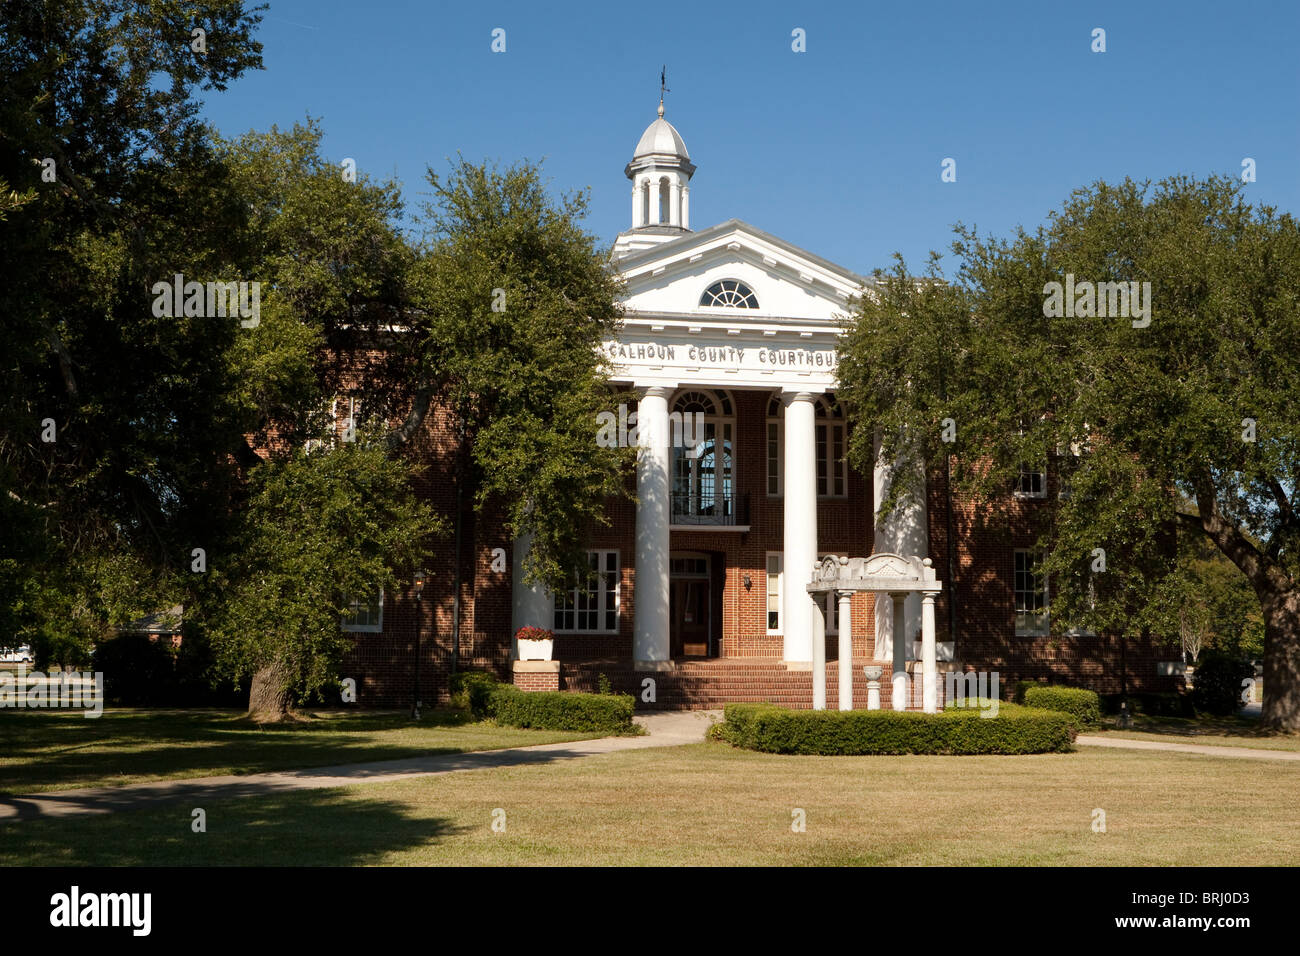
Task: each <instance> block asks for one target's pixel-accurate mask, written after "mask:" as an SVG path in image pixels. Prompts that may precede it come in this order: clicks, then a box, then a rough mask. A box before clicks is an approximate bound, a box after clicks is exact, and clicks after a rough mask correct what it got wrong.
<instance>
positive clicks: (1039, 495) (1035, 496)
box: [1012, 465, 1047, 501]
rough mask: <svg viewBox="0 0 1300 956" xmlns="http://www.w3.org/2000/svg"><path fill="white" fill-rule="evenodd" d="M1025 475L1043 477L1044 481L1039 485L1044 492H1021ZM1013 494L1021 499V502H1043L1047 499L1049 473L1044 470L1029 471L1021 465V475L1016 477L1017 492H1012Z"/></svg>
mask: <svg viewBox="0 0 1300 956" xmlns="http://www.w3.org/2000/svg"><path fill="white" fill-rule="evenodd" d="M1024 475H1039V476H1041V477H1042V481H1040V482H1039V485H1040V486H1041V488H1042V490H1041V491H1021V490H1020V479H1021V477H1022V476H1024ZM1012 494H1013V495H1015V497H1017V498H1020V499H1021V500H1024V501H1041V500H1043V499H1044V498H1046V497H1047V471H1046V470H1043V471H1029V470H1027V469H1026V468H1025V466H1024V465H1021V466H1020V471H1019V473H1018V474H1017V475H1016V488H1015V491H1013V492H1012Z"/></svg>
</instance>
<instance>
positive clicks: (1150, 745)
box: [1075, 734, 1300, 760]
mask: <svg viewBox="0 0 1300 956" xmlns="http://www.w3.org/2000/svg"><path fill="white" fill-rule="evenodd" d="M1075 743H1077V744H1081V745H1082V746H1085V747H1119V748H1122V749H1125V750H1166V751H1173V752H1174V753H1184V754H1204V755H1206V756H1209V757H1244V758H1247V759H1250V760H1300V751H1295V750H1264V749H1263V748H1261V747H1219V746H1215V745H1213V744H1175V743H1165V742H1164V741H1163V740H1130V739H1129V738H1127V737H1110V736H1106V737H1098V736H1095V735H1093V734H1080V735H1079V737H1078V739H1077V740H1076V741H1075Z"/></svg>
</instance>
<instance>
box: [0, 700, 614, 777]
mask: <svg viewBox="0 0 1300 956" xmlns="http://www.w3.org/2000/svg"><path fill="white" fill-rule="evenodd" d="M598 736H600V735H599V734H581V733H560V732H554V731H538V730H518V729H515V728H511V727H496V726H493V725H490V724H485V723H472V722H470V721H468V720H466V719H465V718H464V717H462V716H461V715H459V714H455V713H441V712H433V713H426V714H425V716H424V719H423V720H421V721H420V723H418V724H415V723H413V722H412V721H411V720H410V719H409V717H408V716H407V715H406V714H374V713H369V714H361V715H356V714H343V713H323V714H320V715H318V716H315V717H313V718H311V719H307V720H303V721H297V722H294V723H290V724H286V725H284V726H282V727H270V726H261V727H259V726H258V725H256V724H252V723H250V722H248V721H247V720H244V719H243V717H242V713H241V712H236V711H230V710H130V709H108V710H105V711H104V715H103V716H102V717H99V718H97V719H88V718H86V717H83V716H82V715H81V713H80V712H60V711H41V710H4V711H0V793H10V794H14V793H39V792H42V791H49V790H68V789H72V788H74V787H106V786H116V785H120V784H127V783H142V782H144V781H146V780H164V779H179V778H183V777H206V776H218V775H222V774H247V773H260V772H262V771H267V770H292V769H299V768H304V767H325V766H332V765H335V764H342V763H359V762H362V761H368V760H395V759H398V758H402V757H419V756H424V755H427V754H437V753H464V752H466V751H470V750H498V749H500V748H502V747H520V746H528V745H530V744H545V743H553V742H559V741H569V740H588V739H590V738H592V737H598Z"/></svg>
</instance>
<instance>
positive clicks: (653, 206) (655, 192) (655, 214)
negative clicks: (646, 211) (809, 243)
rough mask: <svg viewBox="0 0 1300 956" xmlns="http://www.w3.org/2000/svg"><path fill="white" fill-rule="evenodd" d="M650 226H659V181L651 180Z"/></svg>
mask: <svg viewBox="0 0 1300 956" xmlns="http://www.w3.org/2000/svg"><path fill="white" fill-rule="evenodd" d="M649 224H650V225H652V226H657V225H659V180H658V179H652V180H650V223H649Z"/></svg>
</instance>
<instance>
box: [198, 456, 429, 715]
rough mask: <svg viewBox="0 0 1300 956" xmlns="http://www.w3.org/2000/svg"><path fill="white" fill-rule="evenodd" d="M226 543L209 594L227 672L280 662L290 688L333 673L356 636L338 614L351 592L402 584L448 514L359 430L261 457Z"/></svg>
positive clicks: (311, 686)
mask: <svg viewBox="0 0 1300 956" xmlns="http://www.w3.org/2000/svg"><path fill="white" fill-rule="evenodd" d="M249 480H250V497H249V501H248V506H247V509H246V510H245V511H244V512H243V513H242V515H241V523H242V526H241V527H240V529H239V531H238V533H237V534H236V535H235V536H234V539H233V541H232V543H231V545H230V547H229V549H228V550H227V551H225V552H224V553H221V554H213V555H211V556H210V557H209V562H210V564H209V573H208V575H207V577H208V579H209V581H210V589H209V590H208V591H205V592H204V594H203V607H204V614H205V620H206V626H207V630H208V632H209V633H210V634H211V636H212V642H213V647H214V649H215V651H216V653H217V662H218V665H219V668H220V672H221V673H222V674H223V675H224V676H227V677H229V678H230V679H232V680H235V681H243V680H244V679H246V678H248V677H249V676H251V675H252V674H253V673H254V672H256V671H258V670H260V669H262V668H264V667H267V666H270V665H276V666H277V667H278V668H279V669H281V670H282V671H283V673H284V675H285V679H286V681H287V682H288V683H287V685H286V687H287V688H292V689H295V690H297V691H300V692H312V691H315V690H317V689H319V688H321V687H323V686H325V685H327V684H332V683H334V682H336V679H337V673H336V668H337V665H338V662H339V659H340V658H341V656H342V654H343V653H344V652H345V651H346V650H348V648H350V647H351V645H352V636H351V635H350V634H348V633H347V632H345V631H343V630H342V628H341V627H340V620H341V618H342V616H343V614H344V613H345V612H346V610H347V606H348V602H349V601H350V600H351V599H352V598H353V597H354V596H360V595H372V594H375V593H377V592H378V591H379V590H380V589H381V588H384V589H388V590H392V589H393V588H394V587H395V586H396V585H397V583H398V582H397V576H396V573H395V570H394V569H395V568H409V567H412V566H413V565H414V562H415V559H416V557H417V555H419V554H421V553H422V547H423V546H424V545H425V544H426V543H427V542H426V539H427V538H428V536H430V535H431V534H434V533H436V532H439V531H440V530H441V529H442V524H441V523H440V522H439V521H438V520H437V519H436V517H435V516H434V515H433V514H432V512H431V511H430V510H429V508H428V506H427V505H426V504H424V503H423V502H420V501H417V500H416V499H415V498H414V497H413V495H412V493H411V488H410V482H409V474H408V466H406V465H405V464H403V463H401V462H397V461H394V460H392V459H390V458H388V457H387V456H386V454H385V452H384V449H383V447H382V446H380V445H376V444H370V443H367V441H366V440H365V436H364V435H362V436H359V437H358V439H357V441H356V442H355V443H342V444H339V445H337V446H335V447H334V448H332V449H329V450H328V451H318V452H315V453H311V454H304V453H301V452H300V453H299V454H298V455H296V456H295V457H293V458H289V459H284V460H272V461H268V462H265V463H263V464H261V465H258V466H257V467H256V468H254V469H253V471H252V473H251V474H250V476H249Z"/></svg>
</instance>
